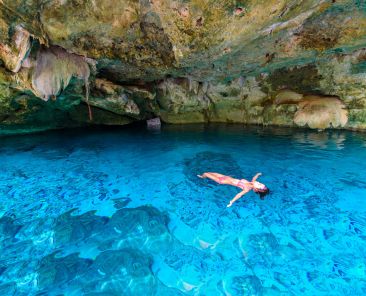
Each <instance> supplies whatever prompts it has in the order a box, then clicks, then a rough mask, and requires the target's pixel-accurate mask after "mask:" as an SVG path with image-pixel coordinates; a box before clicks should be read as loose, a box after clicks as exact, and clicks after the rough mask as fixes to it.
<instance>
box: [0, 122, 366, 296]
mask: <svg viewBox="0 0 366 296" xmlns="http://www.w3.org/2000/svg"><path fill="white" fill-rule="evenodd" d="M0 142H1V145H0V201H1V202H0V217H1V218H0V295H61V294H64V295H226V296H229V295H232V296H234V295H365V294H366V258H365V254H366V135H365V134H357V133H351V132H340V131H334V132H325V133H317V132H309V131H302V130H286V129H285V130H283V129H268V130H265V129H260V128H250V129H248V128H244V127H241V126H213V127H210V128H207V127H203V126H185V127H165V128H163V130H162V131H161V132H154V131H147V130H145V129H135V130H131V129H120V130H112V131H111V130H107V131H106V130H104V131H98V130H89V131H85V130H84V131H62V132H52V133H44V134H38V135H32V136H22V137H8V138H0ZM204 171H217V172H221V173H224V174H227V175H232V176H235V177H238V178H243V177H244V178H251V177H252V176H253V175H254V174H255V173H257V172H262V173H263V177H262V178H261V179H260V180H261V181H262V182H264V183H265V184H267V186H268V187H269V188H270V189H271V191H272V193H271V195H270V196H269V197H268V198H267V199H266V200H264V201H262V200H260V199H259V198H258V196H257V195H255V194H254V193H249V194H248V195H247V196H245V197H244V198H242V199H241V200H240V201H238V202H237V203H235V204H234V206H233V207H232V208H230V209H227V208H226V205H227V203H228V201H229V200H230V199H231V198H232V197H233V196H234V195H235V194H236V193H237V192H238V190H237V189H235V188H233V187H230V186H224V185H218V184H215V183H214V182H212V181H210V180H201V179H199V178H197V177H196V174H197V173H202V172H204Z"/></svg>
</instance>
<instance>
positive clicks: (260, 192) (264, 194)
mask: <svg viewBox="0 0 366 296" xmlns="http://www.w3.org/2000/svg"><path fill="white" fill-rule="evenodd" d="M256 193H257V194H258V195H259V198H260V199H261V200H264V197H265V196H266V195H267V194H269V189H268V188H266V189H265V190H263V191H257V192H256Z"/></svg>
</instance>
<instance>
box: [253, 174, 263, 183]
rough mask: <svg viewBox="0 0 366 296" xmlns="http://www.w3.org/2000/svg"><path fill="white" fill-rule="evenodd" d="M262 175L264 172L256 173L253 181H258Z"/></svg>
mask: <svg viewBox="0 0 366 296" xmlns="http://www.w3.org/2000/svg"><path fill="white" fill-rule="evenodd" d="M261 175H262V173H258V174H256V175H255V176H254V177H253V179H252V182H255V181H257V179H258V178H259V176H261Z"/></svg>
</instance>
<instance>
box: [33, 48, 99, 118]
mask: <svg viewBox="0 0 366 296" xmlns="http://www.w3.org/2000/svg"><path fill="white" fill-rule="evenodd" d="M91 61H92V60H90V59H86V58H85V57H83V56H79V55H76V54H73V53H69V52H67V51H66V50H65V49H63V48H61V47H57V46H52V47H50V48H46V47H41V49H40V50H39V52H38V54H37V59H36V62H35V64H36V65H35V69H34V72H33V76H32V87H33V92H34V93H35V95H37V96H38V97H40V98H42V99H43V100H45V101H47V100H49V98H50V97H53V96H58V95H59V94H60V93H61V91H62V90H64V89H65V88H66V87H67V86H68V84H69V83H70V80H71V78H72V77H76V78H78V79H82V80H83V81H84V83H85V100H86V104H87V105H88V111H89V119H90V120H92V111H91V107H90V104H89V76H90V63H91Z"/></svg>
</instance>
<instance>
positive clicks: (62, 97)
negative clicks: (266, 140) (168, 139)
mask: <svg viewBox="0 0 366 296" xmlns="http://www.w3.org/2000/svg"><path fill="white" fill-rule="evenodd" d="M0 59H1V61H2V63H0V130H1V131H2V133H9V132H14V133H18V132H29V131H34V130H43V129H50V128H61V127H72V126H83V125H90V124H106V125H111V124H112V125H121V124H128V123H130V122H133V121H138V120H146V119H151V118H155V117H160V118H161V119H162V121H163V122H166V123H192V122H235V123H245V124H261V125H282V126H307V127H310V128H317V129H324V128H348V129H365V128H366V91H365V89H366V3H365V1H360V0H321V1H319V0H267V1H257V0H245V1H231V0H230V1H229V0H225V1H216V0H196V1H192V0H188V1H183V0H140V1H132V0H121V1H114V0H100V1H92V0H57V1H44V0H27V1H26V0H0ZM49 98H52V100H48V99H49ZM88 104H89V105H90V110H89V111H88V107H87V105H88Z"/></svg>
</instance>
